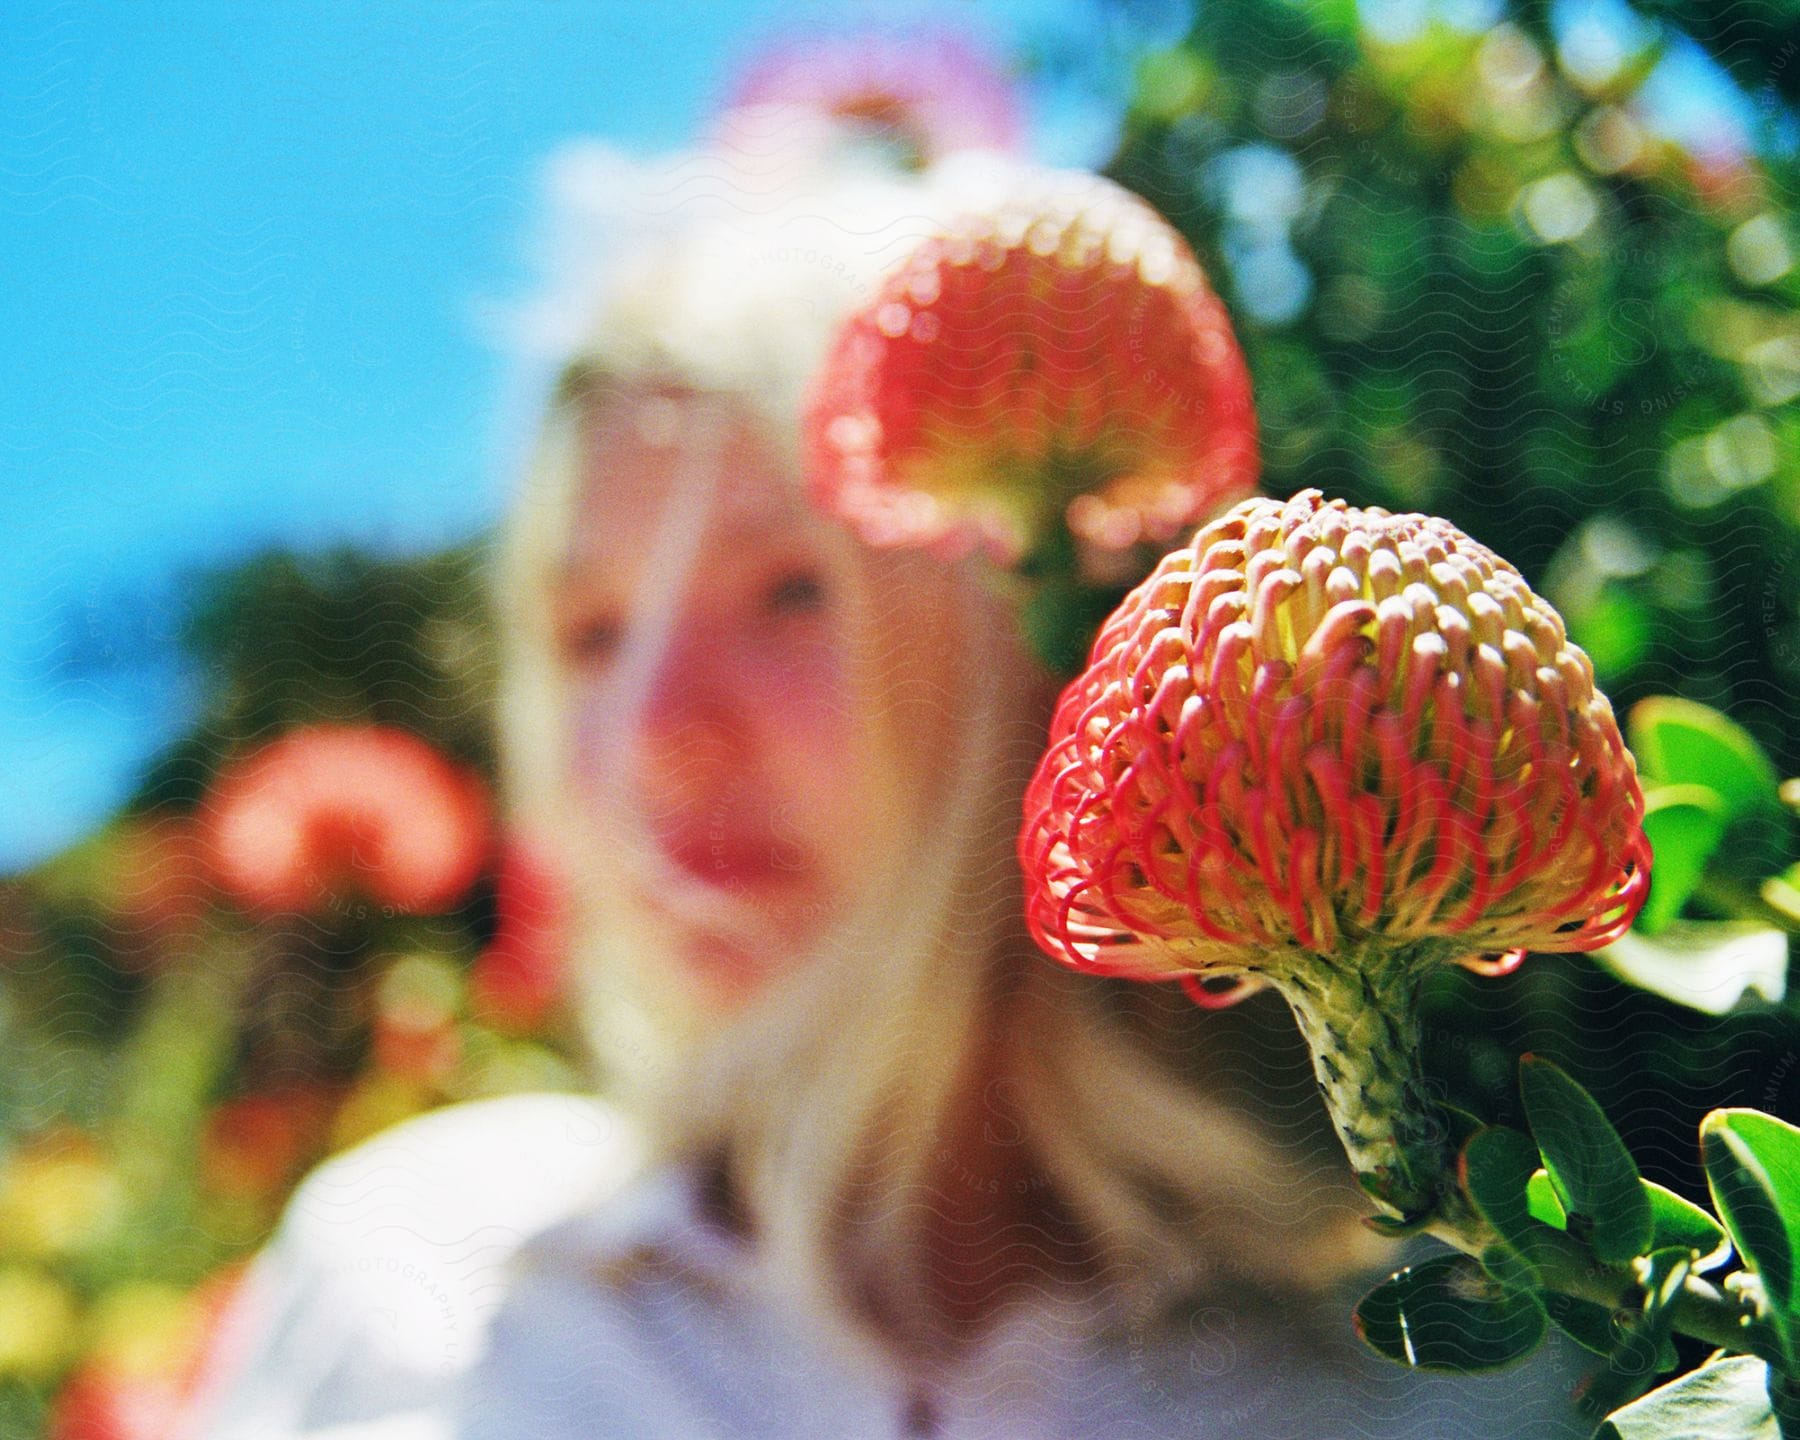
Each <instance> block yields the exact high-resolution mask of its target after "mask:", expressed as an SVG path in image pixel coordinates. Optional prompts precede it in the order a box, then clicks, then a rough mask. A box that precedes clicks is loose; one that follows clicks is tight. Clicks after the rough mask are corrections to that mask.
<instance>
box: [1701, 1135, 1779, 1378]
mask: <svg viewBox="0 0 1800 1440" xmlns="http://www.w3.org/2000/svg"><path fill="white" fill-rule="evenodd" d="M1715 1113H1717V1112H1715ZM1708 1119H1709V1120H1710V1119H1711V1117H1710V1116H1709V1117H1708ZM1700 1154H1701V1157H1702V1159H1703V1160H1704V1162H1705V1165H1706V1181H1707V1184H1708V1185H1709V1186H1711V1187H1712V1194H1713V1204H1714V1206H1715V1207H1716V1208H1717V1209H1718V1212H1719V1216H1720V1218H1721V1219H1723V1220H1724V1222H1725V1227H1726V1229H1727V1230H1729V1231H1730V1233H1731V1241H1732V1244H1733V1245H1735V1246H1736V1247H1737V1251H1738V1253H1739V1254H1740V1255H1742V1256H1743V1257H1744V1263H1745V1264H1747V1265H1749V1266H1750V1267H1751V1268H1752V1269H1753V1270H1754V1271H1755V1272H1756V1274H1757V1276H1758V1278H1759V1279H1760V1280H1761V1282H1762V1288H1763V1293H1764V1294H1765V1295H1766V1296H1767V1297H1768V1302H1769V1315H1768V1318H1769V1321H1770V1323H1771V1324H1772V1325H1773V1326H1774V1328H1775V1331H1776V1333H1777V1336H1778V1338H1779V1342H1780V1345H1781V1348H1782V1350H1783V1352H1784V1353H1785V1352H1787V1350H1788V1348H1789V1347H1788V1341H1789V1335H1790V1331H1789V1326H1788V1323H1787V1313H1788V1308H1789V1306H1790V1305H1791V1303H1792V1300H1793V1288H1794V1246H1793V1240H1792V1238H1791V1237H1790V1235H1789V1233H1788V1228H1787V1225H1786V1224H1785V1223H1784V1222H1783V1220H1782V1216H1781V1211H1780V1209H1779V1207H1778V1206H1777V1204H1776V1202H1775V1197H1774V1195H1773V1193H1772V1187H1771V1186H1770V1183H1769V1177H1768V1174H1767V1173H1766V1172H1765V1171H1764V1170H1763V1168H1762V1166H1760V1165H1759V1164H1757V1162H1756V1158H1755V1156H1753V1155H1752V1154H1751V1153H1750V1149H1749V1147H1748V1146H1747V1145H1746V1144H1745V1143H1744V1142H1743V1140H1742V1139H1741V1138H1740V1137H1738V1136H1737V1135H1734V1134H1732V1132H1731V1131H1730V1130H1729V1129H1726V1128H1724V1127H1722V1126H1718V1127H1714V1128H1712V1129H1710V1130H1708V1129H1707V1128H1705V1126H1704V1125H1703V1126H1702V1129H1701V1142H1700Z"/></svg>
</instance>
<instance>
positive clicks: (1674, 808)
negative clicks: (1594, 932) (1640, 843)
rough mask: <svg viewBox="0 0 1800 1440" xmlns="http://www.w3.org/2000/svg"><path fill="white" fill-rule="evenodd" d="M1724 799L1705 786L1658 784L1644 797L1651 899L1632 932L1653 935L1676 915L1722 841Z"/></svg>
mask: <svg viewBox="0 0 1800 1440" xmlns="http://www.w3.org/2000/svg"><path fill="white" fill-rule="evenodd" d="M1725 818H1726V811H1725V801H1724V799H1723V798H1722V797H1721V796H1720V795H1719V794H1718V792H1717V791H1715V790H1712V789H1710V788H1709V787H1707V786H1705V785H1657V786H1654V787H1652V788H1651V789H1650V790H1648V791H1646V792H1645V795H1644V834H1645V836H1646V837H1647V838H1648V839H1649V841H1650V856H1651V864H1650V898H1649V899H1647V900H1646V901H1645V902H1644V908H1643V910H1641V911H1640V912H1639V914H1638V918H1637V922H1636V928H1637V929H1639V930H1641V931H1642V932H1643V933H1644V934H1646V935H1655V934H1656V933H1658V932H1659V931H1661V930H1663V929H1665V928H1666V927H1667V926H1668V924H1669V922H1670V921H1671V920H1673V919H1674V918H1675V917H1676V916H1677V915H1679V914H1680V913H1681V907H1682V906H1683V905H1685V904H1687V902H1688V897H1689V896H1690V895H1692V894H1693V893H1694V889H1695V887H1696V886H1698V885H1699V883H1700V877H1701V876H1702V875H1704V874H1705V873H1706V862H1707V861H1708V860H1710V859H1712V856H1713V852H1714V851H1715V850H1717V849H1718V848H1719V842H1720V841H1721V840H1723V839H1724V838H1725Z"/></svg>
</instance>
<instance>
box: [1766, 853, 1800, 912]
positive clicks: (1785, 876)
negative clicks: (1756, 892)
mask: <svg viewBox="0 0 1800 1440" xmlns="http://www.w3.org/2000/svg"><path fill="white" fill-rule="evenodd" d="M1762 898H1763V903H1764V904H1765V905H1767V906H1768V907H1769V908H1770V909H1771V910H1776V911H1779V912H1780V913H1781V915H1782V916H1783V918H1784V919H1786V920H1788V921H1789V922H1791V923H1792V924H1794V925H1800V865H1790V866H1788V868H1787V869H1786V870H1783V871H1782V872H1781V874H1779V875H1771V876H1770V877H1769V878H1768V879H1767V880H1765V881H1763V883H1762Z"/></svg>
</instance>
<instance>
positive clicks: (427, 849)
mask: <svg viewBox="0 0 1800 1440" xmlns="http://www.w3.org/2000/svg"><path fill="white" fill-rule="evenodd" d="M203 815H204V827H205V829H204V833H205V837H206V849H207V854H208V856H209V858H210V861H211V865H212V869H213V872H214V875H215V876H216V878H217V880H218V883H219V886H220V888H221V889H223V890H224V891H225V892H226V893H227V894H229V895H230V896H232V897H233V898H234V899H236V900H237V901H238V902H239V903H240V904H242V905H243V906H244V907H245V908H246V909H249V910H252V911H255V912H257V913H260V914H266V915H275V914H291V913H296V912H299V913H306V912H316V911H320V910H324V909H327V908H341V907H343V906H345V905H348V904H351V903H354V900H355V899H357V898H360V899H363V900H366V901H369V902H372V903H374V904H376V905H380V906H383V907H386V908H389V909H392V910H394V911H399V912H403V913H408V914H429V913H432V912H435V911H440V910H443V909H445V908H447V907H448V906H449V905H451V904H452V903H454V902H455V901H456V900H457V899H458V898H459V897H460V896H461V895H462V894H463V892H464V891H466V890H467V889H468V888H469V886H470V885H471V884H473V883H474V881H475V878H476V877H477V876H478V875H479V874H480V873H481V868H482V865H483V864H484V863H485V861H486V858H487V854H488V849H489V829H490V821H489V806H488V799H487V792H486V787H485V786H484V785H483V783H482V781H481V779H480V777H479V776H477V775H476V774H475V772H474V771H472V770H470V769H468V768H466V767H464V766H462V765H458V764H456V763H455V762H453V761H451V760H449V759H447V758H446V757H445V756H443V755H442V754H440V753H439V752H438V751H436V750H434V749H433V748H432V747H431V746H430V745H429V744H427V743H426V742H425V741H424V740H422V739H420V738H419V737H418V736H416V735H413V734H410V733H408V732H407V731H404V730H396V729H391V728H387V727H383V726H374V725H315V726H309V727H308V728H306V729H303V730H296V731H293V732H292V733H290V734H287V735H284V736H282V737H281V738H280V739H278V740H275V741H272V742H270V743H269V744H267V745H264V746H262V747H261V748H259V749H257V750H254V751H252V752H251V753H249V754H247V755H243V756H240V757H238V758H237V759H235V760H233V761H232V762H231V763H230V764H229V765H227V766H226V767H225V768H224V769H223V770H222V771H221V772H220V773H219V775H218V776H217V778H216V779H215V781H214V784H213V789H212V792H211V794H210V795H209V797H208V799H207V802H206V805H205V807H204V812H203Z"/></svg>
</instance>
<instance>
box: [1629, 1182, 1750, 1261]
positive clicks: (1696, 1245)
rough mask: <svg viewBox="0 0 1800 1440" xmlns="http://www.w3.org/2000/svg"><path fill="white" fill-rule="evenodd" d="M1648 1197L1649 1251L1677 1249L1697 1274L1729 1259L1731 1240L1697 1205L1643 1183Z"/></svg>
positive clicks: (1650, 1183) (1658, 1186) (1657, 1186)
mask: <svg viewBox="0 0 1800 1440" xmlns="http://www.w3.org/2000/svg"><path fill="white" fill-rule="evenodd" d="M1644 1192H1645V1193H1646V1194H1647V1195H1648V1196H1649V1197H1650V1248H1651V1249H1652V1250H1662V1249H1665V1248H1667V1247H1669V1246H1680V1247H1681V1248H1682V1249H1684V1250H1686V1251H1687V1252H1689V1253H1690V1254H1691V1255H1693V1257H1694V1269H1695V1270H1696V1271H1698V1272H1704V1271H1707V1270H1716V1269H1718V1267H1719V1266H1721V1265H1723V1264H1724V1263H1725V1262H1726V1261H1727V1260H1729V1259H1730V1258H1731V1237H1730V1236H1728V1235H1727V1234H1726V1233H1725V1230H1724V1227H1722V1226H1721V1225H1720V1224H1719V1222H1718V1221H1717V1220H1715V1219H1713V1217H1712V1216H1710V1215H1708V1214H1707V1213H1706V1212H1705V1211H1704V1210H1702V1209H1701V1208H1700V1207H1699V1206H1698V1205H1696V1204H1694V1203H1693V1202H1692V1201H1690V1200H1685V1199H1683V1198H1682V1197H1681V1196H1679V1195H1677V1194H1676V1193H1675V1192H1674V1191H1673V1190H1665V1189H1664V1188H1663V1187H1662V1186H1661V1185H1658V1184H1656V1183H1654V1182H1653V1181H1650V1180H1646V1181H1645V1182H1644Z"/></svg>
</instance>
